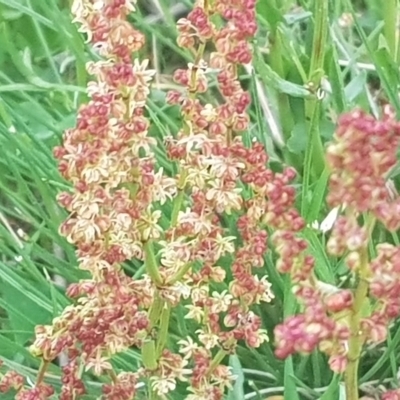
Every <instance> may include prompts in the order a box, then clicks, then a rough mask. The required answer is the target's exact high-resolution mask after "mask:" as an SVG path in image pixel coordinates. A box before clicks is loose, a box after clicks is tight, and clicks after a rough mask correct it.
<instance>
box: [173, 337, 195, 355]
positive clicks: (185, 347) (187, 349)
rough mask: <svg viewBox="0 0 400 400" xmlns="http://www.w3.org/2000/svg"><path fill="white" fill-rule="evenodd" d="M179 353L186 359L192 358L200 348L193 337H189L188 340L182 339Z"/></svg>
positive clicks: (179, 342)
mask: <svg viewBox="0 0 400 400" xmlns="http://www.w3.org/2000/svg"><path fill="white" fill-rule="evenodd" d="M178 344H179V346H180V347H179V353H181V354H183V357H184V359H185V360H186V359H188V358H191V357H192V355H193V352H194V351H195V350H197V349H198V348H199V345H198V344H197V343H195V342H193V339H192V338H191V337H189V336H188V337H187V338H186V340H184V339H182V340H179V341H178Z"/></svg>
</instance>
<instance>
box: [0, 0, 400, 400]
mask: <svg viewBox="0 0 400 400" xmlns="http://www.w3.org/2000/svg"><path fill="white" fill-rule="evenodd" d="M135 3H136V0H74V2H73V5H72V11H73V13H74V15H75V19H74V20H75V22H78V23H79V24H80V31H81V32H83V33H85V35H86V36H87V40H88V42H90V43H91V45H92V46H93V47H94V48H95V49H97V51H98V53H99V55H100V56H101V57H102V58H101V60H100V61H96V62H89V63H88V64H87V71H88V73H89V74H90V75H91V76H92V77H93V81H91V82H89V84H88V88H87V92H88V94H89V96H90V101H89V102H88V103H87V104H85V105H82V106H81V108H80V109H79V112H78V118H77V123H76V126H75V127H74V128H73V129H69V130H67V131H66V132H65V133H64V137H63V145H62V146H60V147H57V148H56V149H55V150H54V154H55V157H56V158H57V159H58V160H59V171H60V173H61V174H62V176H63V177H64V178H65V179H66V180H68V181H69V182H70V183H71V184H72V186H73V189H72V191H70V192H64V193H61V194H60V195H59V197H58V200H59V203H60V204H61V205H62V206H63V207H64V208H65V209H66V210H67V211H68V212H69V217H68V219H67V220H66V221H65V222H64V223H63V225H62V226H61V228H60V231H61V233H62V235H64V236H65V237H66V238H67V240H68V241H69V242H70V243H71V244H73V245H74V246H75V247H76V249H77V251H76V253H77V258H78V262H79V267H80V268H81V269H82V270H84V271H86V272H88V275H89V276H90V277H89V278H88V279H83V280H81V281H79V282H78V283H74V284H72V285H70V286H69V288H68V290H67V294H68V295H69V297H71V298H72V299H74V301H75V303H74V304H73V305H70V306H68V307H66V308H65V310H64V311H63V313H62V314H61V315H60V316H59V317H57V318H55V319H54V320H53V323H52V325H50V326H38V327H36V340H35V342H34V344H33V345H32V347H31V350H32V352H33V353H34V354H35V355H37V356H38V357H40V358H41V359H42V367H41V370H40V372H39V379H38V381H37V382H36V385H35V386H34V387H32V388H26V385H25V382H24V379H23V378H22V377H21V376H20V375H19V374H17V373H15V372H12V371H9V372H8V373H6V374H5V375H4V376H2V379H1V381H0V392H1V393H3V392H6V391H8V390H10V389H14V390H16V391H17V393H18V394H17V397H16V398H17V399H18V400H28V399H36V398H38V399H39V398H40V399H47V398H49V397H50V396H52V395H53V393H54V389H53V388H52V387H50V386H49V385H47V384H45V383H44V382H43V375H44V370H45V368H46V366H47V365H48V364H49V363H51V362H52V361H53V360H54V359H56V357H58V356H59V355H60V354H61V353H63V354H65V355H66V357H67V360H68V363H67V364H66V365H65V366H63V375H62V389H61V394H60V397H59V398H60V399H61V400H70V399H71V400H72V399H75V398H78V397H79V396H81V395H84V394H86V392H87V389H86V387H85V384H84V379H83V373H84V372H90V373H93V374H95V375H99V376H100V375H106V376H108V383H105V384H103V386H102V390H103V398H104V399H113V400H114V399H115V400H124V399H125V400H128V399H132V398H134V397H135V395H136V393H137V388H138V383H139V382H140V381H142V380H145V381H147V383H148V386H147V388H149V391H150V392H152V393H155V394H156V396H159V397H161V398H164V397H163V396H165V395H167V394H168V393H169V392H173V391H174V390H175V389H176V386H177V383H178V381H181V382H186V383H187V390H188V395H187V397H186V399H187V400H206V399H207V400H221V399H222V398H223V396H224V392H225V391H226V389H227V388H230V387H231V384H232V381H233V380H234V378H235V377H234V376H233V375H232V372H231V371H230V369H229V368H228V367H227V366H225V365H224V364H223V360H224V358H225V356H227V355H229V354H233V353H234V352H235V350H236V347H237V345H238V343H239V342H243V343H244V344H246V345H247V346H249V347H253V348H255V347H259V346H260V345H261V344H262V343H263V342H265V341H266V340H268V336H267V332H266V331H265V330H264V329H263V328H262V323H261V318H260V317H259V316H258V315H256V314H255V312H254V309H255V308H254V307H253V306H254V305H258V304H260V303H261V302H270V301H271V299H272V298H273V293H272V292H271V285H270V283H269V281H268V279H267V276H266V275H265V274H262V272H261V271H262V267H263V266H264V256H265V254H266V252H267V241H268V234H267V229H269V230H271V231H273V234H272V235H271V238H270V240H271V243H272V244H273V246H274V248H275V250H276V252H277V253H278V255H279V259H278V262H277V269H278V271H279V272H281V273H288V274H290V276H291V279H292V282H293V284H294V295H295V296H296V297H297V298H298V299H300V301H301V304H302V307H303V312H302V313H301V314H299V315H294V316H290V317H289V318H287V319H286V320H285V321H284V322H283V324H281V325H279V326H277V327H276V329H275V341H276V355H277V356H278V357H281V358H284V357H287V356H288V355H290V354H292V353H294V352H300V353H310V352H312V351H313V350H314V349H316V348H319V349H320V350H321V351H323V352H324V353H326V354H327V355H328V356H329V364H330V366H331V368H332V370H334V371H335V372H343V371H345V369H346V367H347V366H348V365H349V363H351V362H353V360H352V359H351V357H350V355H349V354H352V355H354V354H353V353H354V352H355V350H354V343H355V342H356V344H357V343H361V344H364V343H365V342H367V341H369V342H375V343H377V342H380V341H383V340H384V339H385V338H386V335H387V327H388V324H389V321H390V320H391V319H393V318H395V317H397V316H398V315H400V300H399V299H398V297H399V296H398V293H399V291H400V284H399V282H400V264H399V262H398V261H397V260H398V259H399V258H400V248H399V247H396V246H393V245H390V244H381V245H379V246H378V247H377V255H376V257H375V258H374V259H373V260H371V261H370V260H369V256H368V251H367V246H368V244H369V240H370V237H371V233H372V230H373V228H374V225H375V221H380V222H381V223H382V224H384V225H385V227H387V228H388V229H389V230H396V229H398V228H399V227H400V218H399V217H398V215H400V213H399V212H398V210H400V197H396V195H393V192H392V191H391V190H390V187H389V186H388V185H387V179H388V174H389V172H390V170H391V168H393V166H394V165H395V163H396V150H397V146H398V143H399V139H400V125H399V124H398V123H397V122H395V120H394V118H393V115H392V114H391V113H390V111H387V112H386V113H385V117H384V118H383V120H381V121H376V120H375V119H373V118H372V117H369V116H367V115H365V114H364V113H362V112H360V111H355V112H353V113H350V114H347V115H345V116H343V117H342V118H341V120H340V121H339V125H338V128H337V131H336V133H335V136H334V140H333V142H332V144H331V145H330V146H329V147H328V149H327V160H328V164H329V166H330V168H331V177H330V188H329V196H328V203H329V205H330V206H331V207H332V208H335V209H338V210H344V209H345V210H346V212H345V213H344V214H343V215H341V216H339V218H338V219H337V221H336V222H335V224H334V227H333V230H332V233H331V235H330V238H329V241H328V244H327V248H328V252H329V253H330V254H331V255H334V256H345V257H346V262H347V265H348V267H349V270H350V271H351V273H354V274H356V275H357V277H358V280H359V281H360V282H361V283H360V285H359V286H358V287H357V289H356V290H353V289H348V288H341V289H339V288H336V287H334V286H331V285H328V284H326V283H323V282H321V281H319V280H318V277H317V276H316V274H315V272H314V266H315V259H314V258H313V256H312V255H311V254H310V251H309V247H308V242H307V240H305V239H304V235H303V234H302V233H303V230H304V229H305V222H304V220H303V218H302V217H301V216H300V215H299V213H298V211H297V210H296V209H295V196H296V193H295V189H294V188H293V186H292V184H291V183H292V181H293V180H294V178H295V175H296V174H295V171H294V170H293V169H291V168H285V169H283V170H282V171H281V172H279V173H278V172H273V171H272V170H271V169H269V167H268V155H267V153H266V150H265V148H264V147H263V146H262V145H261V144H260V143H259V142H257V141H256V140H253V141H252V142H251V144H249V145H246V144H245V141H244V139H243V132H245V131H246V130H248V129H249V125H250V118H249V115H248V113H247V108H248V106H249V105H250V102H251V97H250V94H249V93H248V92H247V91H245V90H244V89H243V87H242V85H241V83H240V81H239V71H240V68H241V67H242V66H243V65H245V64H248V63H250V62H251V61H252V51H251V46H250V44H249V41H250V40H251V39H252V38H253V37H254V35H255V33H256V30H257V25H256V16H255V3H256V1H255V0H214V1H209V0H197V1H195V5H194V8H193V10H192V11H191V12H190V13H189V14H188V16H187V17H186V18H182V19H180V20H179V21H178V32H179V36H178V45H179V46H181V47H183V48H185V49H187V50H189V51H190V52H191V53H192V55H193V63H190V64H188V66H187V68H185V69H179V70H177V71H175V73H174V80H175V82H176V83H177V84H179V85H180V86H181V90H179V91H171V92H169V93H168V94H167V101H168V103H169V104H170V105H171V106H174V105H175V106H179V107H180V110H181V117H182V127H181V129H180V130H179V132H177V133H176V135H174V136H173V137H169V138H166V140H165V145H166V149H167V154H168V157H169V159H170V161H171V164H172V163H175V164H176V166H177V169H178V174H177V175H176V176H175V177H170V176H167V174H165V173H164V171H163V169H162V168H160V169H158V170H157V168H156V160H155V156H154V154H153V147H154V146H156V145H157V140H156V139H155V138H153V137H151V136H150V135H149V134H148V131H149V127H150V122H149V120H148V119H147V117H146V101H147V98H148V96H149V94H150V83H151V80H152V77H153V75H154V71H151V70H150V69H148V61H147V60H144V61H140V60H139V59H134V60H133V61H132V55H133V54H135V53H136V52H137V51H138V50H140V49H141V48H142V47H143V46H144V44H145V39H144V35H143V34H142V33H140V32H138V31H137V30H136V29H135V28H133V27H132V25H131V24H130V23H129V22H128V21H127V16H128V15H129V14H130V13H131V12H134V11H135ZM206 50H207V53H206ZM211 79H215V80H216V82H217V85H216V88H210V87H209V81H210V80H211ZM204 93H208V94H212V96H209V97H207V98H215V99H218V100H219V101H215V103H212V104H211V103H206V102H205V101H204V98H205V97H206V96H204V98H203V96H202V95H203V94H204ZM167 202H168V203H169V204H170V205H171V206H172V212H171V215H170V216H168V215H166V216H165V219H167V220H168V217H170V220H169V222H170V223H169V225H168V224H167V223H165V222H163V223H161V216H162V211H161V210H163V211H165V210H166V209H168V208H165V209H164V208H161V206H163V205H164V204H165V203H167ZM362 217H363V218H364V220H363V221H362ZM361 222H362V223H361ZM232 232H237V233H235V236H233V233H232ZM131 259H136V260H139V261H140V262H143V264H144V267H145V273H144V274H143V275H142V276H141V277H140V278H138V279H136V278H132V277H130V276H128V275H126V274H125V272H124V270H123V268H122V264H123V262H124V261H126V260H131ZM217 288H218V290H217ZM367 292H368V293H369V294H370V296H371V297H372V298H373V300H374V301H373V304H372V306H373V310H372V312H371V313H370V315H369V316H365V315H362V316H361V308H362V306H363V300H364V297H366V296H367ZM360 299H361V300H360ZM181 304H184V306H185V308H186V313H185V318H186V319H190V320H192V325H191V326H197V330H196V331H195V334H196V336H195V339H193V337H191V336H189V337H187V338H184V339H182V340H180V341H179V342H178V343H177V346H178V348H179V352H178V353H174V352H173V349H169V348H167V335H168V330H169V323H170V315H171V313H172V312H173V311H174V309H175V308H176V307H177V306H178V305H181ZM355 338H356V340H355ZM130 347H136V348H139V349H141V352H142V360H143V365H142V366H141V367H139V368H138V369H137V370H136V371H133V372H126V371H125V372H121V371H115V370H114V367H113V365H112V362H111V360H112V357H113V356H114V355H115V354H117V353H120V352H123V351H125V350H127V349H128V348H130ZM358 356H359V354H358ZM396 393H397V392H395V391H392V392H387V393H386V394H384V398H385V399H392V398H393V399H394V398H397V397H393V396H397V394H396ZM385 396H386V397H385ZM390 396H392V397H390ZM152 398H153V397H152Z"/></svg>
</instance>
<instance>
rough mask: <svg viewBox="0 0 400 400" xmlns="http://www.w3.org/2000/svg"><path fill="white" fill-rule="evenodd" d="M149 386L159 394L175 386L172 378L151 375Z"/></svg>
mask: <svg viewBox="0 0 400 400" xmlns="http://www.w3.org/2000/svg"><path fill="white" fill-rule="evenodd" d="M150 380H151V387H152V389H153V390H154V391H155V392H156V393H157V394H158V395H159V396H163V395H165V394H167V393H169V392H171V391H173V390H174V389H175V388H176V381H175V379H173V378H159V377H156V376H152V377H151V378H150Z"/></svg>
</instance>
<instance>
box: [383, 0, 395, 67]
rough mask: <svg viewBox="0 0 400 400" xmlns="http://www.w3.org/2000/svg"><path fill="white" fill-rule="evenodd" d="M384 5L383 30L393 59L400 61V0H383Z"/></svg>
mask: <svg viewBox="0 0 400 400" xmlns="http://www.w3.org/2000/svg"><path fill="white" fill-rule="evenodd" d="M382 7H383V20H384V24H385V25H384V27H383V32H384V35H385V39H386V43H387V45H388V47H389V52H390V54H391V55H392V57H393V60H394V61H395V62H396V61H398V50H399V49H398V33H397V15H398V11H397V8H398V0H385V1H383V2H382Z"/></svg>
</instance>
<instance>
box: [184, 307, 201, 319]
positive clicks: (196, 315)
mask: <svg viewBox="0 0 400 400" xmlns="http://www.w3.org/2000/svg"><path fill="white" fill-rule="evenodd" d="M185 307H186V308H187V309H188V310H189V312H188V313H187V314H186V315H185V319H194V320H195V321H196V322H197V323H201V321H202V320H203V317H204V309H203V308H201V307H197V306H193V305H191V304H189V305H187V306H185Z"/></svg>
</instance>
